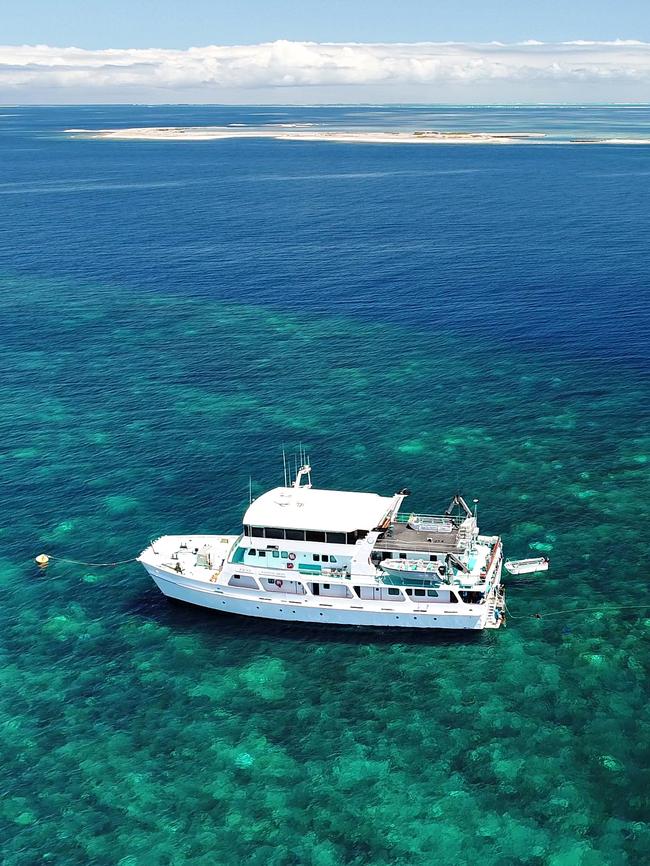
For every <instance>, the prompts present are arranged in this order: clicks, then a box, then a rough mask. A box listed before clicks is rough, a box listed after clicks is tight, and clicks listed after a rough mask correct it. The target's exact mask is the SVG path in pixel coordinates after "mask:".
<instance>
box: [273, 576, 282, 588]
mask: <svg viewBox="0 0 650 866" xmlns="http://www.w3.org/2000/svg"><path fill="white" fill-rule="evenodd" d="M275 585H276V586H280V587H281V586H282V581H281V580H278V579H277V578H276V581H275Z"/></svg>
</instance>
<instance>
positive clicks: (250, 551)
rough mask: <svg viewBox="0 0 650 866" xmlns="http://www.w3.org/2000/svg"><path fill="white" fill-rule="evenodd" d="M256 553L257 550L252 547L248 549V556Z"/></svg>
mask: <svg viewBox="0 0 650 866" xmlns="http://www.w3.org/2000/svg"><path fill="white" fill-rule="evenodd" d="M256 553H257V551H256V550H255V549H254V548H251V549H250V550H249V551H248V555H249V556H255V554H256Z"/></svg>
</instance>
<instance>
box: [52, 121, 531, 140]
mask: <svg viewBox="0 0 650 866" xmlns="http://www.w3.org/2000/svg"><path fill="white" fill-rule="evenodd" d="M288 127H292V128H291V129H288ZM297 127H298V124H295V125H292V124H279V126H277V127H243V126H237V127H235V128H234V127H225V126H224V127H222V126H159V127H134V128H131V129H95V130H93V129H66V130H65V131H66V132H68V133H72V134H75V135H83V136H84V137H88V138H114V139H137V140H140V141H142V140H150V141H207V140H210V139H224V138H274V139H284V140H286V141H340V142H362V143H367V144H374V143H388V144H396V143H399V144H517V143H521V142H527V141H535V140H539V139H543V138H545V133H542V132H517V133H498V132H436V131H433V130H422V131H415V132H405V131H400V132H356V131H355V132H346V131H340V132H339V131H333V130H323V129H320V130H314V129H304V128H297Z"/></svg>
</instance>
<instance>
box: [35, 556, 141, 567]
mask: <svg viewBox="0 0 650 866" xmlns="http://www.w3.org/2000/svg"><path fill="white" fill-rule="evenodd" d="M52 559H55V560H56V561H57V562H67V563H69V564H70V565H87V566H88V567H89V568H113V567H114V566H116V565H126V564H127V563H129V562H137V559H138V557H137V556H132V557H131V559H120V560H117V561H116V562H84V561H83V560H81V559H65V558H64V557H62V556H54V555H53V554H51V553H41V554H39V555H38V556H37V557H36V559H35V562H36V563H37V564H38V565H40V566H41V568H45V567H46V566H47V565H48V564H49V562H50V560H52Z"/></svg>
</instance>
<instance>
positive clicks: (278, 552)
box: [273, 550, 280, 559]
mask: <svg viewBox="0 0 650 866" xmlns="http://www.w3.org/2000/svg"><path fill="white" fill-rule="evenodd" d="M273 557H274V559H279V558H280V551H279V550H274V551H273Z"/></svg>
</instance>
